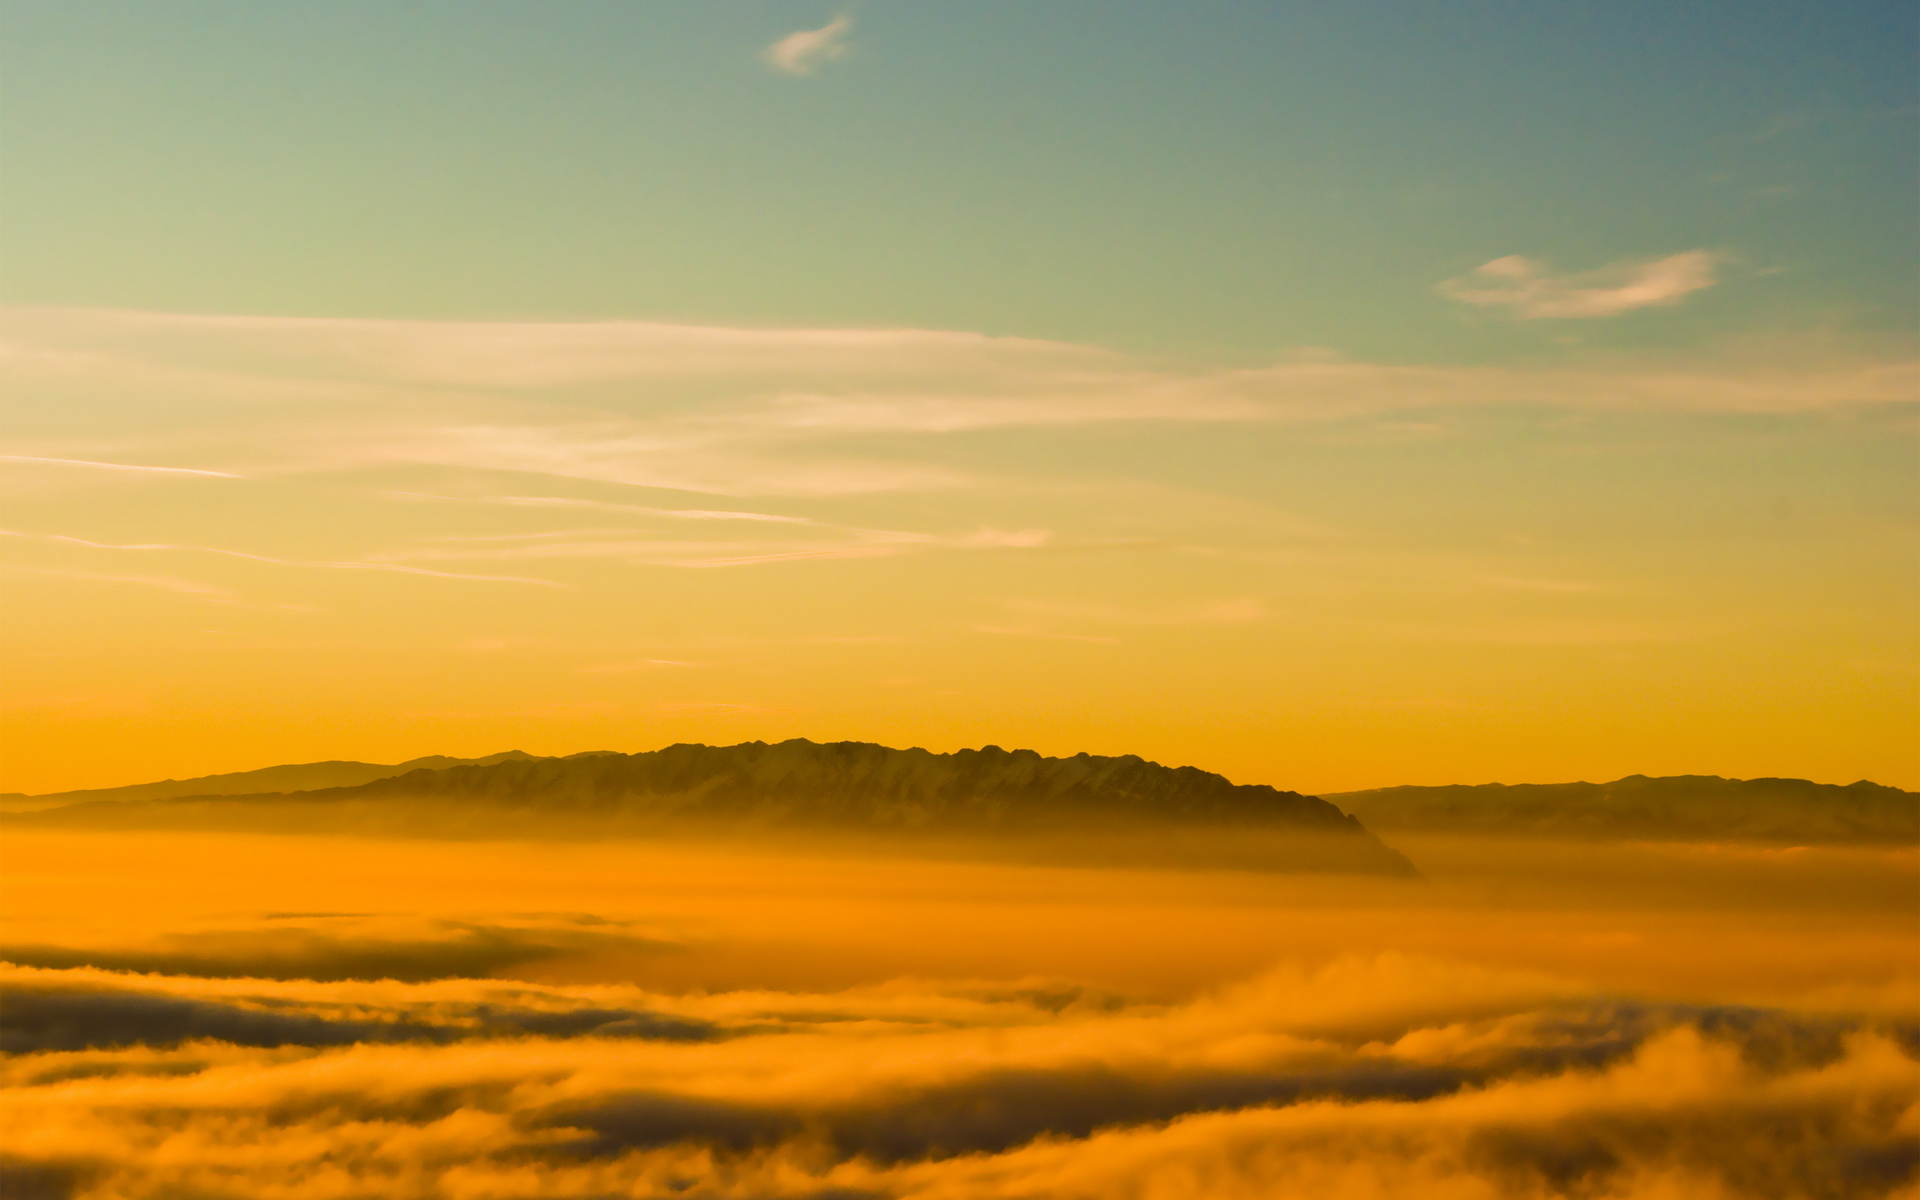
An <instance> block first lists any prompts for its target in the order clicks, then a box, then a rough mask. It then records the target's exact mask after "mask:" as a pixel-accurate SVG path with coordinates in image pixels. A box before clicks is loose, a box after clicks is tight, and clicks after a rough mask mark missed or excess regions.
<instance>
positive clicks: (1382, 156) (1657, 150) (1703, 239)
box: [0, 0, 1920, 361]
mask: <svg viewBox="0 0 1920 1200" xmlns="http://www.w3.org/2000/svg"><path fill="white" fill-rule="evenodd" d="M837 16H844V17H845V18H846V21H847V24H846V25H845V26H844V37H843V45H844V48H845V53H844V54H842V55H840V56H839V57H836V58H833V59H831V60H828V61H824V62H822V63H821V64H819V67H818V69H817V70H815V71H813V72H812V73H811V74H809V75H806V76H796V75H792V74H787V73H783V72H780V71H778V70H775V69H771V67H770V65H769V63H768V62H767V61H766V60H765V59H764V57H763V53H764V51H765V49H766V47H767V46H769V45H770V44H772V43H773V42H774V41H776V40H777V39H779V38H780V37H782V36H785V35H787V34H789V33H791V32H794V31H796V30H804V29H814V28H819V27H822V26H824V25H826V24H827V23H828V22H829V21H830V20H832V19H834V18H836V17H837ZM0 19H3V20H4V28H3V29H0V32H4V34H5V37H4V47H5V48H4V50H0V54H4V56H5V57H4V59H0V77H3V78H4V81H5V82H4V84H3V85H0V86H4V89H5V90H4V93H0V95H3V96H4V105H0V120H4V127H3V128H0V133H3V134H4V138H5V142H6V145H7V146H8V147H9V149H8V152H7V157H8V159H9V160H10V161H9V166H8V169H7V171H6V173H5V182H4V184H0V186H3V187H4V191H3V192H0V198H3V199H4V202H5V205H6V211H7V213H8V219H7V221H6V222H5V226H4V230H0V252H4V259H5V261H6V262H7V263H8V264H9V266H8V269H7V270H6V272H5V273H4V278H0V289H3V290H0V298H4V299H5V300H7V301H9V302H13V303H35V304H44V303H55V304H66V305H83V306H102V307H133V308H147V309H163V310H185V311H201V312H225V313H236V312H246V313H274V314H281V315H353V316H369V315H380V316H415V317H520V318H524V317H555V318H580V317H605V316H622V317H645V318H652V319H683V320H697V321H705V322H713V323H721V324H769V323H770V324H781V325H795V324H802V325H861V326H870V325H882V326H899V325H907V326H924V327H934V328H960V329H971V330H979V331H983V332H993V333H1006V334H1018V335H1023V336H1031V337H1046V338H1058V339H1063V340H1071V341H1080V342H1092V343H1096V344H1101V345H1109V346H1114V347H1117V348H1124V349H1129V350H1137V351H1146V352H1152V353H1175V354H1180V355H1193V356H1199V357H1203V358H1213V359H1222V360H1236V361H1261V360H1265V359H1270V358H1271V357H1273V356H1274V355H1276V354H1278V353H1281V352H1284V351H1285V350H1286V349H1288V348H1290V347H1297V346H1320V347H1330V348H1333V349H1335V350H1338V351H1340V352H1342V353H1345V354H1349V355H1353V356H1356V357H1362V358H1367V359H1371V360H1390V361H1488V360H1501V359H1505V358H1509V357H1513V356H1532V355H1540V354H1553V353H1561V352H1564V351H1565V350H1566V349H1567V348H1568V347H1569V346H1575V347H1583V348H1589V349H1592V348H1599V349H1607V350H1617V349H1632V350H1640V351H1649V352H1654V351H1658V352H1671V351H1674V350H1693V349H1697V348H1700V347H1703V346H1710V345H1716V344H1720V343H1724V342H1726V341H1729V340H1735V341H1737V340H1739V339H1742V338H1753V337H1760V338H1776V337H1779V336H1782V335H1790V336H1793V337H1805V336H1809V335H1810V334H1813V333H1818V334H1819V335H1820V336H1823V337H1828V338H1833V337H1842V338H1846V339H1867V340H1868V341H1875V340H1878V339H1884V338H1887V337H1904V336H1906V335H1907V334H1908V333H1909V332H1910V330H1911V328H1912V326H1913V322H1914V317H1915V303H1914V301H1915V288H1914V286H1913V281H1912V274H1913V273H1912V269H1911V268H1912V265H1913V263H1912V258H1913V255H1912V250H1913V247H1914V233H1915V228H1914V214H1913V211H1912V210H1913V205H1912V197H1913V196H1914V195H1915V191H1916V188H1915V185H1916V182H1917V177H1916V170H1915V163H1916V153H1915V146H1916V144H1920V143H1917V142H1916V138H1915V136H1914V135H1915V122H1916V119H1917V118H1920V105H1917V103H1916V90H1915V72H1914V71H1913V70H1912V68H1911V64H1912V63H1913V62H1914V61H1915V55H1916V39H1915V22H1914V21H1913V20H1912V13H1911V11H1910V9H1908V8H1907V7H1906V6H1904V5H1899V4H1890V3H1889V4H1880V3H1851V4H1842V5H1834V4H1811V3H1687V4H1655V3H1609V4H1580V3H1555V4H1550V5H1548V4H1530V5H1523V4H1511V3H1463V4H1448V5H1438V4H1412V3H1375V2H1358V3H1343V4H1337V5H1327V4H1322V5H1307V4H1253V3H1192V4H1180V5H1171V4H1139V3H1113V4H1100V5H1067V4H1013V3H991V2H982V3H965V4H924V3H922V4H915V3H866V4H857V5H853V6H850V7H847V8H844V9H839V8H835V7H832V6H829V5H819V4H787V3H777V4H776V3H758V4H754V3H740V4H725V5H714V4H692V3H686V4H672V3H643V2H636V0H623V2H619V3H611V2H590V3H581V2H572V0H556V2H550V3H540V4H526V3H517V4H502V3H486V2H462V3H457V4H451V3H431V2H429V3H413V4H406V5H386V4H375V3H354V4H270V5H263V4H255V3H202V2H198V0H181V2H172V3H168V4H164V5H157V4H150V3H132V4H112V3H77V4H76V3H58V4H49V3H32V2H26V3H22V2H18V0H16V2H13V3H10V4H8V5H7V6H6V9H5V13H4V18H0ZM1688 251H1706V252H1709V253H1711V254H1712V255H1714V256H1715V257H1716V262H1717V267H1716V270H1715V278H1716V279H1717V281H1718V282H1717V284H1716V286H1714V287H1713V288H1711V289H1710V290H1706V291H1704V292H1703V294H1700V295H1697V296H1694V297H1691V298H1689V299H1688V300H1687V301H1686V302H1685V303H1683V304H1679V305H1677V306H1675V307H1673V308H1671V309H1667V310H1663V311H1658V312H1646V313H1629V314H1625V315H1623V316H1622V317H1621V318H1620V319H1617V320H1608V321H1563V320H1542V321H1530V322H1529V321H1519V322H1516V321H1512V320H1506V319H1500V317H1499V314H1489V313H1488V312H1486V311H1483V310H1479V309H1475V308H1473V307H1471V306H1464V305H1462V304H1459V303H1457V302H1453V301H1449V300H1448V299H1446V298H1445V297H1443V296H1441V295H1440V294H1438V293H1437V292H1436V290H1435V289H1436V286H1437V285H1439V284H1441V283H1442V282H1444V281H1446V280H1448V279H1452V278H1458V277H1461V276H1462V275H1464V274H1466V273H1467V272H1470V271H1471V270H1472V269H1473V268H1474V267H1476V266H1478V265H1480V264H1481V263H1484V262H1487V261H1490V260H1494V259H1498V258H1501V257H1504V256H1509V255H1521V256H1526V257H1528V258H1531V259H1535V260H1538V261H1539V262H1540V263H1541V264H1542V269H1543V270H1546V271H1551V272H1560V273H1578V272H1585V271H1590V270H1594V269H1599V268H1603V267H1606V266H1608V265H1609V264H1615V263H1621V262H1633V261H1646V260H1654V259H1659V258H1663V257H1666V256H1671V255H1675V254H1679V253H1683V252H1688Z"/></svg>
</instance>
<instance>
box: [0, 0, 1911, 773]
mask: <svg viewBox="0 0 1920 1200" xmlns="http://www.w3.org/2000/svg"><path fill="white" fill-rule="evenodd" d="M796 35H798V36H796ZM1917 41H1920V39H1917V38H1916V28H1915V23H1914V22H1913V20H1912V13H1911V9H1910V8H1909V7H1908V6H1906V5H1897V4H1891V3H1889V4H1879V3H1857V4H1849V5H1842V6H1835V5H1814V4H1811V3H1794V4H1788V3H1753V2H1749V3H1739V4H1735V3H1690V4H1682V5H1674V4H1670V3H1669V4H1652V3H1613V4H1605V5H1601V4H1591V5H1588V4H1574V3H1566V4H1553V5H1517V4H1491V3H1480V4H1474V3H1466V4H1450V5H1444V6H1442V5H1415V4H1388V3H1371V2H1364V0H1363V2H1356V3H1350V4H1339V5H1305V4H1299V5H1287V4H1252V3H1239V4H1224V3H1198V4H1182V5H1177V6H1175V5H1147V4H1123V3H1112V4H1102V5H1086V6H1077V5H1034V4H1007V3H971V2H970V3H966V4H945V5H936V4H928V3H919V4H915V3H882V2H879V0H873V2H869V3H864V4H856V5H852V6H848V7H845V8H836V7H833V6H831V5H816V4H789V3H764V4H760V3H736V4H727V5H708V4H692V3H688V4H653V3H640V2H636V0H627V2H621V3H612V2H607V3H574V2H567V0H554V2H550V3H542V4H537V5H534V4H494V3H478V2H462V3H458V4H452V3H425V2H422V3H411V4H407V5H384V4H374V3H357V4H317V3H316V4H275V5H261V4H253V3H218V4H209V3H192V2H184V0H176V2H171V3H168V4H165V5H156V4H149V3H126V4H112V3H91V2H81V3H57V4H56V3H27V2H21V0H8V2H7V3H5V4H4V5H0V155H3V159H4V161H0V303H3V304H4V305H5V306H6V307H5V309H4V311H3V312H0V385H3V386H4V388H5V394H6V396H7V400H6V402H5V404H4V406H0V509H3V511H0V530H4V535H0V595H3V596H4V602H5V612H4V626H3V627H0V638H4V641H3V642H0V654H4V665H5V670H4V672H0V739H4V740H0V751H3V752H0V790H19V791H48V790H55V789H60V788H69V787H81V786H101V785H108V784H116V783H124V782H133V781H137V780H144V779H150V778H158V777H162V776H168V775H172V776H182V775H192V774H204V773H208V772H212V771H222V770H238V769H244V768H249V767H255V766H261V765H266V764H268V763H273V762H285V761H302V760H312V759H319V758H361V759H372V760H381V761H390V760H394V759H399V758H404V757H409V756H412V755H417V754H425V753H476V754H477V753H486V752H491V751H496V750H501V749H507V748H510V747H517V748H522V749H526V750H529V751H534V752H546V753H555V752H568V751H574V750H582V749H597V748H606V749H620V750H639V749H648V748H652V747H656V746H659V745H662V744H665V743H668V742H673V741H680V740H698V741H709V742H730V741H737V740H742V739H747V738H777V737H786V736H808V737H814V738H816V739H839V738H855V739H862V740H874V741H882V742H887V743H890V744H896V745H904V744H917V745H925V746H928V747H930V748H934V749H952V748H955V747H958V746H962V745H979V744H982V743H986V742H994V743H998V744H1002V745H1007V746H1031V747H1033V748H1036V749H1039V750H1042V751H1043V752H1048V753H1072V752H1075V751H1079V750H1090V751H1094V752H1100V753H1139V754H1143V755H1146V756H1148V757H1152V758H1156V759H1159V760H1161V761H1166V762H1172V763H1192V764H1195V765H1199V766H1203V767H1208V768H1210V769H1215V770H1221V771H1223V772H1225V773H1227V774H1229V775H1230V776H1232V777H1234V778H1236V779H1240V780H1245V781H1258V782H1269V783H1274V784H1277V785H1280V786H1284V787H1294V788H1300V789H1303V790H1316V791H1333V790H1340V789H1344V788H1358V787H1364V786H1374V785H1384V784H1392V783H1412V782H1419V783H1443V782H1480V781H1487V780H1504V781H1509V782H1519V781H1526V780H1534V781H1553V780H1564V779H1573V778H1612V777H1616V776H1619V775H1623V774H1628V773H1631V772H1636V771H1638V772H1645V773H1648V774H1671V773H1686V772H1701V773H1719V774H1729V775H1740V776H1756V775H1770V774H1783V775H1795V776H1806V777H1810V778H1815V779H1820V780H1825V781H1829V782H1842V783H1844V782H1850V781H1852V780H1854V779H1857V778H1862V777H1867V778H1873V779H1876V780H1879V781H1881V782H1886V783H1894V784H1901V785H1904V786H1908V787H1914V786H1920V751H1916V745H1920V675H1916V669H1917V668H1920V624H1917V623H1916V618H1915V617H1914V615H1913V614H1915V613H1916V612H1920V603H1917V602H1920V587H1916V584H1917V583H1920V577H1917V576H1920V572H1916V565H1917V564H1916V557H1915V554H1916V547H1915V542H1914V533H1915V530H1916V526H1917V523H1920V522H1917V520H1916V518H1920V513H1917V512H1916V507H1920V506H1917V505H1916V497H1917V496H1920V490H1917V489H1916V484H1920V478H1917V476H1920V454H1916V447H1915V445H1914V438H1913V435H1914V432H1915V408H1914V401H1915V398H1916V395H1917V394H1920V393H1917V392H1916V372H1915V359H1916V353H1915V345H1914V331H1915V326H1916V319H1917V317H1920V288H1916V286H1915V282H1914V280H1915V267H1916V265H1920V263H1916V253H1915V251H1916V248H1917V243H1920V239H1917V238H1916V228H1915V226H1916V220H1915V213H1914V207H1913V203H1912V197H1913V196H1914V194H1915V190H1916V183H1920V153H1917V152H1916V150H1915V147H1916V145H1920V141H1917V140H1916V138H1915V133H1916V130H1915V124H1916V121H1917V119H1920V96H1917V95H1916V91H1920V89H1917V88H1916V74H1917V73H1916V71H1915V70H1914V68H1913V63H1914V62H1915V61H1916V51H1917V50H1920V45H1916V42H1917Z"/></svg>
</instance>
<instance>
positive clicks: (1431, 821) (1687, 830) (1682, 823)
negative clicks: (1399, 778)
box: [1327, 775, 1920, 845]
mask: <svg viewBox="0 0 1920 1200" xmlns="http://www.w3.org/2000/svg"><path fill="white" fill-rule="evenodd" d="M1327 799H1328V800H1331V801H1333V802H1334V803H1336V804H1338V805H1340V807H1342V808H1344V809H1346V810H1347V811H1348V812H1350V813H1353V814H1354V815H1356V816H1358V817H1359V818H1360V819H1361V820H1362V821H1365V822H1366V824H1367V827H1368V828H1370V829H1373V830H1376V831H1378V832H1381V833H1398V832H1422V833H1466V834H1502V835H1525V836H1540V837H1559V838H1594V839H1599V838H1607V839H1636V840H1664V841H1752V842H1775V843H1782V844H1799V845H1813V844H1823V843H1825V844H1834V843H1839V844H1844V843H1870V844H1895V845H1899V844H1905V845H1913V844H1920V793H1916V792H1907V791H1902V790H1900V789H1899V788H1892V787H1884V786H1882V785H1880V784H1877V783H1868V782H1866V781H1865V780H1862V781H1861V782H1859V783H1854V784H1848V785H1847V786H1845V787H1841V786H1838V785H1835V784H1826V783H1810V782H1808V781H1807V780H1805V779H1722V778H1721V777H1720V776H1718V775H1669V776H1665V777H1662V778H1649V777H1647V776H1645V775H1629V776H1627V777H1626V778H1625V779H1616V780H1614V781H1613V782H1612V783H1547V784H1540V783H1521V784H1499V783H1487V784H1479V785H1462V784H1456V785H1453V786H1449V787H1390V788H1377V789H1375V790H1372V791H1365V792H1342V793H1339V794H1337V795H1330V796H1328V797H1327Z"/></svg>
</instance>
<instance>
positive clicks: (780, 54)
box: [767, 13, 853, 75]
mask: <svg viewBox="0 0 1920 1200" xmlns="http://www.w3.org/2000/svg"><path fill="white" fill-rule="evenodd" d="M852 28H853V18H852V17H849V16H847V15H846V14H844V13H842V14H841V15H840V16H837V17H835V18H834V19H833V20H832V21H830V22H828V23H827V24H826V25H823V26H821V27H820V28H819V29H802V30H800V31H799V32H798V33H790V34H788V35H787V36H785V37H783V38H781V39H780V40H779V41H777V42H775V43H774V44H773V45H771V46H768V47H767V62H769V63H771V64H772V65H773V66H774V67H775V68H777V69H778V70H782V71H785V72H786V73H787V74H789V75H811V74H813V73H814V72H815V71H816V70H818V69H819V68H820V64H822V63H824V62H827V61H829V60H831V59H835V58H839V57H840V56H841V55H842V54H845V53H846V52H847V31H848V30H849V29H852Z"/></svg>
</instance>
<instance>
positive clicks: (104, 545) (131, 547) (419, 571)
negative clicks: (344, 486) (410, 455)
mask: <svg viewBox="0 0 1920 1200" xmlns="http://www.w3.org/2000/svg"><path fill="white" fill-rule="evenodd" d="M0 537H9V538H22V539H28V540H33V541H41V542H56V543H60V544H63V545H68V546H83V547H85V548H87V549H89V550H124V551H134V552H141V553H153V552H156V551H187V552H193V553H198V554H218V555H221V556H223V557H226V558H240V559H246V560H247V561H249V562H258V563H268V564H271V565H273V566H277V567H313V568H319V569H323V570H330V571H391V572H397V573H400V574H405V575H431V576H435V577H437V578H440V579H467V580H474V581H478V582H482V583H530V584H535V585H538V586H540V587H564V586H566V585H564V584H560V583H555V582H554V581H553V580H551V579H528V578H525V577H523V576H519V575H468V574H463V573H460V572H455V571H434V570H429V569H428V568H426V567H412V566H405V565H402V564H399V563H391V562H324V561H319V562H316V561H307V560H301V559H294V558H276V557H274V556H272V555H267V554H251V553H249V552H247V551H245V550H226V549H222V548H221V547H219V546H189V545H179V544H176V543H172V542H129V543H119V542H95V541H90V540H88V539H87V538H78V537H71V536H68V535H67V534H63V533H21V532H19V531H17V530H12V529H0ZM129 582H151V581H150V580H145V579H141V580H131V579H130V580H129Z"/></svg>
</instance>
